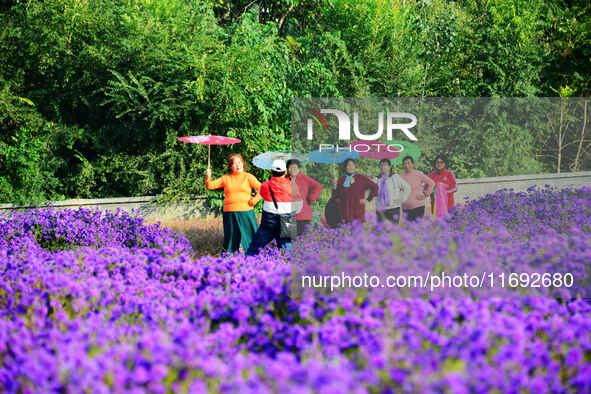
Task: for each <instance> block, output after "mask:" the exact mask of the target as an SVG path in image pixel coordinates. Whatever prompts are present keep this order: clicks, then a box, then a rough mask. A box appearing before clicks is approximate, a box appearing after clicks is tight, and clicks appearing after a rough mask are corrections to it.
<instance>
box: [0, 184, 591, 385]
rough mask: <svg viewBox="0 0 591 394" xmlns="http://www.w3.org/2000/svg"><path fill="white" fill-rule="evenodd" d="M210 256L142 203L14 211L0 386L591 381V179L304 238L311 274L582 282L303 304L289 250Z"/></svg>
mask: <svg viewBox="0 0 591 394" xmlns="http://www.w3.org/2000/svg"><path fill="white" fill-rule="evenodd" d="M366 245H367V246H366ZM302 246H304V247H302ZM369 246H371V247H369ZM193 254H194V251H193V250H192V249H191V246H190V244H189V242H188V241H187V240H186V239H185V238H184V237H183V236H181V235H178V234H176V233H174V232H171V231H170V230H167V229H164V228H161V227H160V226H159V225H144V224H143V222H142V220H141V219H136V218H134V217H131V216H130V215H129V214H127V213H125V212H117V213H115V214H108V215H102V216H101V214H100V213H98V212H96V211H89V210H82V209H81V210H75V211H57V210H53V209H49V210H36V211H30V212H27V213H25V214H14V215H13V216H11V217H6V218H0V270H1V271H2V276H1V278H0V305H1V309H0V311H1V316H0V390H1V391H2V392H10V393H12V392H22V393H27V392H92V393H103V392H129V393H140V392H155V393H165V392H191V393H200V392H208V391H210V392H211V391H213V392H252V393H255V392H256V393H266V392H281V393H284V392H285V393H296V392H297V393H312V392H318V393H343V392H355V393H365V392H372V393H390V392H398V391H404V392H436V393H445V392H454V393H456V392H459V393H461V392H490V391H495V390H496V391H501V392H515V393H517V392H536V393H542V392H550V391H552V392H589V391H591V303H590V302H589V301H588V300H587V299H585V296H587V294H586V293H585V290H586V289H587V287H588V286H586V283H588V281H589V274H588V271H589V270H588V268H587V267H588V266H589V265H590V264H591V188H584V189H577V190H562V191H553V190H550V189H542V190H540V189H536V190H534V189H531V190H529V191H528V192H527V193H513V192H510V191H501V192H498V193H496V194H493V195H489V196H487V197H485V198H482V199H480V200H477V201H472V202H469V203H467V204H466V205H465V207H464V208H463V209H462V210H458V211H456V212H454V214H453V216H452V217H450V218H448V219H446V220H442V221H436V222H431V221H429V220H425V221H423V222H419V223H415V224H412V225H404V226H401V227H399V228H398V227H395V228H392V227H387V226H386V227H384V226H376V227H372V226H361V225H353V226H348V227H345V228H343V229H340V230H320V229H319V230H318V231H316V232H314V233H308V234H307V235H306V236H305V238H304V239H303V240H302V241H301V243H300V244H299V245H295V246H294V259H295V260H296V261H297V259H301V258H302V257H303V258H304V260H305V261H306V263H307V265H308V266H310V267H314V266H319V267H320V266H323V265H324V264H326V262H327V261H328V262H336V261H338V262H339V263H340V264H342V265H343V266H344V267H348V268H352V269H359V268H360V267H369V266H370V267H373V268H376V267H377V269H384V267H387V268H388V269H389V270H390V271H391V272H396V273H398V274H400V273H404V272H411V271H413V270H416V269H417V268H423V269H433V268H437V267H439V268H440V267H453V268H454V269H456V270H458V271H462V270H463V271H470V270H472V271H474V272H479V271H480V270H487V271H495V270H497V271H498V270H507V271H511V270H517V269H520V270H522V271H523V269H524V267H528V269H541V270H544V271H549V270H551V269H553V268H555V269H556V270H558V271H560V272H565V271H568V272H572V273H573V275H574V277H575V280H576V287H573V288H572V289H570V290H569V292H550V293H546V292H542V293H540V294H537V297H529V296H528V297H523V296H521V297H517V296H512V294H511V293H506V294H504V295H505V296H504V297H492V296H490V294H486V293H484V292H481V293H478V292H472V293H470V294H463V293H459V294H458V293H454V294H451V293H450V294H449V297H438V298H434V297H429V295H428V294H419V295H417V296H414V295H412V296H408V294H407V295H404V294H398V293H395V292H389V293H377V292H376V293H372V292H370V291H367V289H354V290H353V291H350V292H344V293H343V294H339V295H338V296H337V295H336V294H332V295H331V294H324V295H316V296H315V297H312V296H308V295H306V294H304V295H303V297H302V298H297V297H295V296H294V297H292V285H294V283H292V266H291V265H290V262H289V260H288V259H287V258H286V257H285V256H283V255H281V254H279V253H278V252H277V251H276V250H274V249H271V248H268V249H266V250H265V251H263V253H261V255H259V256H257V257H249V258H246V257H244V256H241V255H230V256H221V257H203V258H199V259H197V260H195V259H194V258H193V257H192V256H193ZM370 263H371V264H370ZM512 291H513V292H515V290H512ZM577 295H578V296H577Z"/></svg>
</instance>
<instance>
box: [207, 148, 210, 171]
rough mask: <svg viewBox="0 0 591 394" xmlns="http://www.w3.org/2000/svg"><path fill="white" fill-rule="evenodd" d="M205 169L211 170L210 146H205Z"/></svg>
mask: <svg viewBox="0 0 591 394" xmlns="http://www.w3.org/2000/svg"><path fill="white" fill-rule="evenodd" d="M207 169H211V145H209V144H208V145H207Z"/></svg>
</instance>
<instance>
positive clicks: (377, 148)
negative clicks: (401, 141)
mask: <svg viewBox="0 0 591 394" xmlns="http://www.w3.org/2000/svg"><path fill="white" fill-rule="evenodd" d="M349 146H350V147H351V149H353V150H354V151H355V152H358V153H359V156H361V157H365V158H368V159H376V160H381V159H394V158H395V157H398V155H399V154H400V152H399V151H398V150H397V149H396V148H395V147H394V146H390V145H387V144H384V143H383V142H379V141H353V142H351V143H350V144H349Z"/></svg>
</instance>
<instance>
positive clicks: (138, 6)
mask: <svg viewBox="0 0 591 394" xmlns="http://www.w3.org/2000/svg"><path fill="white" fill-rule="evenodd" d="M0 23H1V24H2V26H3V29H2V31H1V32H0V53H2V56H0V201H2V202H20V203H23V202H26V203H38V202H41V201H45V200H56V199H63V198H95V197H115V196H139V195H154V194H158V195H161V196H162V197H161V198H162V199H164V200H167V199H168V200H178V199H182V198H185V197H187V196H189V195H191V194H202V193H204V185H203V172H204V170H205V167H206V165H207V162H206V157H207V151H206V149H207V148H206V147H205V146H195V145H192V144H191V145H190V144H182V143H179V142H177V137H179V136H182V135H197V134H208V133H210V134H219V135H227V136H231V137H238V138H241V139H242V141H243V142H242V143H241V144H238V145H236V146H232V147H224V146H215V147H212V165H213V168H214V174H215V175H221V174H222V173H223V172H224V171H225V167H226V165H225V158H226V157H227V155H228V154H229V153H231V152H239V153H241V154H242V155H243V156H244V157H245V158H247V160H250V159H251V158H252V157H254V156H255V155H256V154H258V153H260V152H263V151H267V150H284V149H289V146H290V137H291V136H290V134H289V123H290V113H289V110H290V104H291V100H292V98H293V97H369V96H374V97H424V96H442V97H444V96H456V97H457V96H459V97H485V96H489V97H503V96H510V97H519V96H588V95H589V92H590V90H591V6H590V5H589V3H588V2H587V1H585V0H575V1H569V2H564V1H544V0H531V1H530V0H528V1H526V0H460V1H455V2H449V1H443V0H430V1H427V0H425V1H417V2H415V1H405V0H359V1H346V0H286V1H254V2H251V1H227V0H212V1H208V0H199V1H197V0H158V1H156V0H125V1H114V0H104V1H100V2H96V1H84V0H48V1H43V2H40V1H6V2H3V3H2V5H0ZM509 132H510V131H509V130H501V131H499V132H498V133H492V134H490V135H488V136H487V141H486V142H487V143H480V144H475V145H474V146H466V147H462V146H458V144H457V140H454V138H449V139H444V138H439V137H438V136H437V135H435V134H433V135H425V136H423V137H424V140H425V141H426V143H428V144H429V147H430V148H428V149H427V150H426V151H425V159H427V160H423V161H422V162H421V163H419V166H418V167H419V168H421V169H427V168H428V163H429V161H430V158H431V156H432V155H433V154H435V151H441V152H446V153H448V155H449V156H450V159H451V162H452V168H454V169H455V171H456V173H457V175H458V176H459V177H472V176H495V175H512V174H523V173H531V172H537V171H552V172H555V171H557V170H558V168H557V167H556V166H557V162H556V159H555V155H553V153H555V152H556V149H557V145H556V144H557V142H556V138H554V136H553V135H549V134H548V133H547V132H541V131H537V130H532V131H531V132H530V133H529V134H527V135H523V136H522V138H520V140H519V143H518V144H514V146H511V149H507V150H504V151H501V152H491V151H490V147H491V146H495V143H498V142H499V141H504V140H505V139H506V136H507V133H509ZM588 133H589V134H591V132H588ZM452 137H453V136H452ZM474 138H476V139H478V136H475V137H474ZM577 138H579V136H578V135H577V134H576V133H574V132H573V133H572V135H567V136H566V140H565V143H569V142H572V143H570V144H568V145H567V148H564V153H563V155H564V157H563V158H562V161H561V163H562V164H561V167H562V168H561V169H562V170H563V171H568V170H581V169H589V168H591V157H590V154H589V150H590V149H589V145H587V143H588V142H587V140H586V139H585V143H584V144H583V145H582V146H583V147H584V148H585V149H583V152H582V154H579V160H578V161H577V162H576V163H574V161H573V157H574V155H575V152H576V149H575V148H576V147H577V146H578V144H576V143H575V142H576V140H577ZM561 146H563V145H561ZM487 147H488V148H487ZM491 157H493V158H494V160H493V161H492V162H491ZM506 163H508V164H506ZM252 172H253V173H254V174H255V175H256V176H258V177H259V178H260V179H261V178H264V177H265V174H263V173H261V172H260V171H259V170H257V169H254V168H253V169H252Z"/></svg>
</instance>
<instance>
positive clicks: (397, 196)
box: [373, 174, 410, 211]
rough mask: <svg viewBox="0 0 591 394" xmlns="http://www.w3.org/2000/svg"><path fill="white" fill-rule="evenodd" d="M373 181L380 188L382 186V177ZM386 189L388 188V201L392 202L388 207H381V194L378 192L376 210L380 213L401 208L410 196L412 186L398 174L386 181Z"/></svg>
mask: <svg viewBox="0 0 591 394" xmlns="http://www.w3.org/2000/svg"><path fill="white" fill-rule="evenodd" d="M373 181H374V182H375V183H377V185H378V187H380V185H381V184H382V181H381V176H379V177H376V178H373ZM386 187H387V188H388V199H389V200H390V201H389V202H388V204H387V205H386V206H381V203H380V200H379V196H380V193H379V192H378V197H376V210H378V211H385V210H386V209H392V208H399V207H400V206H401V205H402V203H403V202H405V201H406V200H408V197H409V196H410V185H409V184H408V182H406V181H405V180H404V179H402V177H401V176H400V175H398V174H393V175H392V176H390V177H388V179H386Z"/></svg>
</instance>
